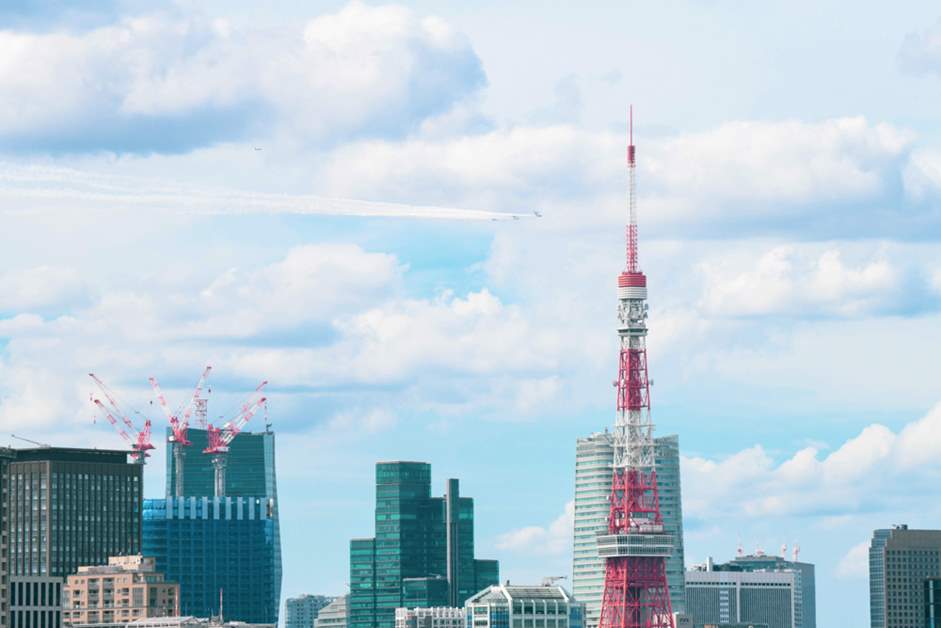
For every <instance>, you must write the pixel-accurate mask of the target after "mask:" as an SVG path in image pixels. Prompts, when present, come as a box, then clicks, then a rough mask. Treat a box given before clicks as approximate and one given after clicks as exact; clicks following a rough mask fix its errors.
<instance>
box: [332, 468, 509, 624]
mask: <svg viewBox="0 0 941 628" xmlns="http://www.w3.org/2000/svg"><path fill="white" fill-rule="evenodd" d="M375 524H376V536H375V537H374V538H368V539H353V540H352V541H351V542H350V598H349V627H350V628H392V627H393V626H394V625H395V609H396V608H398V607H402V606H409V607H415V606H463V604H464V600H466V599H467V598H469V597H470V596H471V595H473V594H474V593H476V592H477V591H479V590H480V589H482V588H484V587H487V586H490V585H492V584H497V582H498V581H499V565H498V563H497V561H493V560H476V559H475V558H474V501H473V499H471V498H469V497H461V495H460V490H459V484H458V481H457V480H453V479H452V480H448V482H447V489H446V492H445V495H444V496H443V497H432V496H431V465H429V464H427V463H424V462H380V463H378V464H377V465H376V513H375Z"/></svg>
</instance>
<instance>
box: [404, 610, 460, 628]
mask: <svg viewBox="0 0 941 628" xmlns="http://www.w3.org/2000/svg"><path fill="white" fill-rule="evenodd" d="M395 628H464V609H463V608H452V607H450V606H436V607H433V608H397V609H395Z"/></svg>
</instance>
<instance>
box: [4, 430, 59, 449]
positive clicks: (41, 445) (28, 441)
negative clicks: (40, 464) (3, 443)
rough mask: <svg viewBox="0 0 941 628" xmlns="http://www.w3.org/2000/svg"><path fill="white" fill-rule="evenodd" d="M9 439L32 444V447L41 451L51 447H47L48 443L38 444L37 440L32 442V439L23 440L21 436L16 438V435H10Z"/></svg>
mask: <svg viewBox="0 0 941 628" xmlns="http://www.w3.org/2000/svg"><path fill="white" fill-rule="evenodd" d="M10 437H11V438H15V439H16V440H21V441H23V442H24V443H32V444H33V445H36V446H37V447H42V448H43V449H49V448H50V447H52V445H49V444H48V443H40V442H39V441H38V440H33V439H32V438H23V437H22V436H17V435H16V434H10Z"/></svg>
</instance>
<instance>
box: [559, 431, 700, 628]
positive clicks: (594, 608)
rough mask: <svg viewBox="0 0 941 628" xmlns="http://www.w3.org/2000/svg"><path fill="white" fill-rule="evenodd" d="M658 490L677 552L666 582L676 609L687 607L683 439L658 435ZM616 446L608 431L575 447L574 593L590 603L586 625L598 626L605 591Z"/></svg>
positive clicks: (578, 443)
mask: <svg viewBox="0 0 941 628" xmlns="http://www.w3.org/2000/svg"><path fill="white" fill-rule="evenodd" d="M654 448H655V455H656V469H657V490H658V492H659V495H660V514H661V516H662V517H663V525H664V529H665V530H666V531H667V532H669V533H670V534H671V535H672V536H673V553H672V554H671V555H670V557H669V558H667V581H668V583H669V586H670V604H671V605H672V607H673V612H674V613H683V611H684V610H685V608H686V594H685V591H684V580H683V577H684V573H685V570H686V568H685V565H684V555H683V506H682V503H681V487H680V455H679V437H678V436H676V435H671V436H662V437H660V438H656V439H654ZM613 462H614V444H613V440H612V437H611V434H610V433H609V432H606V431H605V432H597V433H595V434H592V435H591V436H587V437H585V438H579V439H578V441H577V443H576V449H575V538H574V547H573V557H572V558H573V560H572V593H574V594H575V597H576V598H577V599H578V600H579V601H581V602H584V603H585V609H586V613H587V616H586V620H585V621H586V626H587V628H597V626H598V620H599V618H600V616H601V596H602V593H603V591H604V569H605V562H604V559H602V558H601V557H599V556H598V547H597V544H596V540H595V539H596V537H597V535H598V533H599V532H603V531H606V530H607V526H608V523H607V519H608V508H609V506H608V495H609V493H610V492H611V465H612V464H613Z"/></svg>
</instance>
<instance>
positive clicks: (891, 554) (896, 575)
mask: <svg viewBox="0 0 941 628" xmlns="http://www.w3.org/2000/svg"><path fill="white" fill-rule="evenodd" d="M937 577H941V530H910V529H909V528H908V526H907V525H899V526H895V527H894V528H892V529H884V530H876V531H875V532H873V536H872V542H871V543H870V545H869V618H870V625H871V626H872V628H923V627H924V626H925V625H927V624H926V621H927V619H926V613H927V610H926V605H927V602H928V600H927V598H926V590H927V585H926V583H927V581H928V579H929V578H937Z"/></svg>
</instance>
